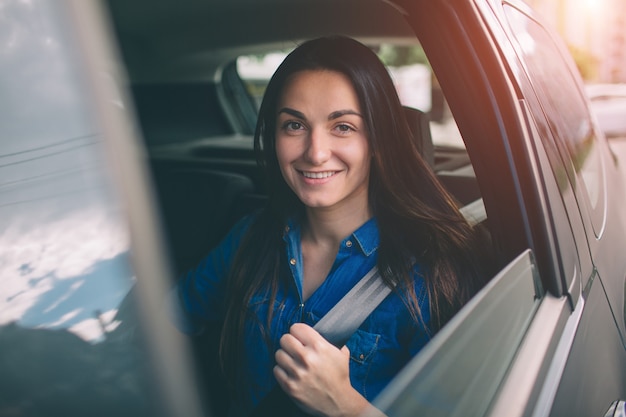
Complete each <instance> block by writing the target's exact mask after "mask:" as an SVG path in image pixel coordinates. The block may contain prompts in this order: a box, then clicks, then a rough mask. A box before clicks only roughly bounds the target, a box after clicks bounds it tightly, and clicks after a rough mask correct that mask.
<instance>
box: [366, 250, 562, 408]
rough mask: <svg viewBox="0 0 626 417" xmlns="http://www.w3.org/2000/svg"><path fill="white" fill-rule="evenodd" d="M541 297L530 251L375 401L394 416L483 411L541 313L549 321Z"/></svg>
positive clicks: (423, 351)
mask: <svg viewBox="0 0 626 417" xmlns="http://www.w3.org/2000/svg"><path fill="white" fill-rule="evenodd" d="M541 296H542V294H541V283H540V280H539V277H538V273H537V268H536V266H535V264H534V260H533V257H532V254H531V252H530V251H526V252H524V253H523V254H521V255H520V256H519V257H518V258H517V259H516V260H514V261H513V262H512V263H510V264H509V265H508V266H507V267H506V268H505V269H504V270H502V271H501V272H500V273H499V274H498V275H497V276H496V277H495V278H494V279H493V280H492V281H491V282H490V283H489V284H488V285H487V287H485V288H484V289H483V290H482V291H481V292H480V293H479V294H478V295H477V296H476V297H475V298H474V299H472V300H471V301H470V302H469V304H467V305H466V306H465V307H464V308H463V309H462V310H461V311H460V312H459V313H458V314H457V315H456V316H455V317H454V318H453V319H452V320H451V321H450V322H449V323H448V324H447V325H446V326H445V327H444V328H443V329H442V330H440V331H439V333H438V334H437V335H436V336H435V337H434V338H433V340H432V341H431V342H430V343H429V344H428V345H427V346H426V347H425V348H424V349H423V350H422V352H420V354H419V355H418V356H416V357H415V358H414V359H413V361H412V362H411V363H409V364H408V365H407V366H406V367H405V369H404V370H403V371H402V372H401V373H400V374H399V375H398V376H397V377H396V378H395V379H394V381H393V382H392V383H391V384H390V385H389V387H388V388H387V389H386V390H385V391H384V392H383V393H382V394H381V395H380V397H379V398H378V399H377V400H376V402H375V405H376V406H378V407H379V408H380V409H381V410H383V411H384V412H385V413H386V414H387V415H389V416H390V417H394V416H415V415H428V416H468V415H483V413H484V412H485V411H486V409H487V407H488V406H489V404H490V403H491V400H492V398H493V396H494V395H495V393H496V391H497V390H498V387H499V384H500V381H501V380H502V379H503V377H504V375H505V373H506V372H507V370H508V368H509V366H510V364H511V362H512V361H513V358H514V357H515V355H516V352H517V350H518V348H519V346H520V343H522V340H523V339H525V337H526V333H527V331H528V330H529V329H530V328H532V327H537V326H536V324H535V325H533V323H535V322H536V320H537V317H541V321H542V322H545V321H546V320H544V316H545V314H544V313H542V312H543V311H544V310H546V306H548V303H546V304H545V305H546V306H544V302H543V301H541ZM551 301H552V300H551ZM554 302H555V303H557V304H559V302H558V300H555V301H554ZM563 303H564V301H561V303H560V304H563ZM548 307H550V306H548ZM561 309H563V307H561ZM548 314H549V315H551V316H554V315H552V314H551V313H548ZM554 318H556V322H557V323H559V322H561V321H562V320H560V319H559V318H560V315H559V314H557V315H556V316H554ZM543 337H544V338H546V337H547V338H548V339H551V338H550V337H549V335H544V336H543Z"/></svg>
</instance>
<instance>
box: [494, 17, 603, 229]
mask: <svg viewBox="0 0 626 417" xmlns="http://www.w3.org/2000/svg"><path fill="white" fill-rule="evenodd" d="M504 9H505V13H506V16H507V18H508V23H509V24H510V26H511V28H512V30H513V33H514V36H515V39H516V41H517V44H518V47H519V51H520V53H521V55H523V57H524V60H525V62H526V63H527V65H528V69H527V73H528V76H529V77H530V78H531V82H532V83H533V85H534V86H535V94H537V95H539V96H541V97H544V98H545V100H544V103H545V107H544V108H543V109H542V110H543V113H544V114H545V117H546V120H547V126H544V131H546V132H547V131H550V132H551V133H552V135H553V137H554V138H555V139H556V147H557V148H558V149H559V151H560V152H559V154H560V157H561V163H560V164H559V163H557V162H556V161H555V159H554V158H553V159H552V160H551V163H552V164H553V169H554V170H555V174H556V175H557V177H558V176H560V175H561V174H559V173H558V172H560V171H562V170H563V168H565V173H566V174H567V177H568V178H569V181H570V182H571V183H572V184H573V186H574V189H575V191H576V195H577V198H578V200H579V204H584V205H586V206H587V207H588V208H589V210H590V213H591V219H592V224H593V228H594V231H595V233H596V235H597V236H599V235H600V234H601V233H602V229H603V227H604V221H605V207H606V204H605V180H604V171H603V165H602V157H601V153H600V152H599V149H598V144H597V136H596V135H597V132H596V131H595V128H594V124H593V122H592V120H591V118H590V115H589V112H588V110H587V106H586V101H585V98H584V95H583V94H584V93H583V92H582V91H578V90H575V89H571V88H570V86H571V85H576V84H577V83H576V82H575V81H574V80H573V76H572V72H571V68H570V67H568V66H566V65H565V64H564V63H565V62H567V61H566V60H565V59H552V57H554V56H563V54H562V53H561V51H560V49H559V47H558V46H557V45H556V44H555V42H554V40H553V38H552V37H551V36H550V35H549V34H548V32H546V31H545V29H544V28H543V27H542V26H540V25H539V24H538V23H537V22H535V21H534V20H532V19H531V18H529V17H528V16H526V15H525V14H524V13H522V12H521V11H519V10H518V9H516V8H513V7H510V6H505V8H504ZM561 77H568V79H569V80H568V81H570V80H571V82H555V80H558V79H560V78H561ZM542 137H543V138H544V140H545V141H549V140H550V139H548V138H549V137H550V136H549V135H542ZM546 146H547V147H548V148H553V147H554V146H555V145H553V144H547V145H546Z"/></svg>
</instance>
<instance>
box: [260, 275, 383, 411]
mask: <svg viewBox="0 0 626 417" xmlns="http://www.w3.org/2000/svg"><path fill="white" fill-rule="evenodd" d="M390 292H391V288H390V287H388V286H387V285H386V284H385V283H384V281H383V279H382V277H381V275H380V271H378V268H377V267H376V266H374V267H373V268H372V269H370V270H369V272H368V273H367V274H365V275H364V276H363V278H361V279H360V280H359V282H357V283H356V285H354V287H352V289H351V290H350V291H348V293H347V294H346V295H344V296H343V298H342V299H341V300H339V302H337V304H335V305H334V306H333V308H331V309H330V310H329V311H328V313H326V314H325V315H324V317H322V318H321V319H320V321H318V322H317V324H316V325H315V326H313V328H314V329H315V330H316V331H317V332H318V333H319V334H321V335H322V336H323V337H324V338H325V339H326V340H328V341H329V342H330V343H332V344H333V345H335V346H337V347H342V346H343V345H344V344H345V343H346V342H347V341H348V339H350V336H352V335H353V334H354V332H356V330H357V329H358V328H359V326H361V324H362V323H363V322H364V321H365V319H366V318H367V317H368V316H369V315H370V314H371V313H372V311H374V310H375V309H376V307H378V305H379V304H380V303H381V302H382V301H383V300H384V299H385V298H386V297H387V295H389V293H390ZM266 416H275V417H282V416H284V417H287V416H288V417H296V416H308V414H307V413H305V412H304V411H302V410H300V408H298V406H297V405H296V404H295V403H294V402H293V400H292V399H291V398H290V397H289V396H288V395H287V394H285V392H284V391H283V390H282V389H281V388H280V386H279V385H276V386H275V387H274V388H273V389H272V391H270V393H269V394H268V395H267V396H266V397H265V398H263V399H262V400H261V402H260V403H259V405H258V406H257V407H256V408H255V409H254V410H253V412H252V414H251V415H250V417H266Z"/></svg>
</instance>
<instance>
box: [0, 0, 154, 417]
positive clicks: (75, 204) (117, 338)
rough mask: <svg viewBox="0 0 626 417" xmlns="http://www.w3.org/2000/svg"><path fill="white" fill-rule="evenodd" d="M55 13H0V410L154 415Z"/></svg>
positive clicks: (106, 177)
mask: <svg viewBox="0 0 626 417" xmlns="http://www.w3.org/2000/svg"><path fill="white" fill-rule="evenodd" d="M82 4H84V5H87V3H82ZM60 5H61V3H58V4H57V3H55V4H54V6H60ZM63 5H66V3H63ZM54 6H53V5H52V4H51V3H47V2H3V4H2V18H0V20H1V21H2V25H3V30H5V31H6V32H5V33H6V34H11V35H10V37H11V39H13V40H14V41H12V42H13V46H12V47H7V48H3V49H2V65H1V66H0V90H1V91H2V95H1V96H0V109H1V111H0V114H1V116H0V118H2V121H1V122H0V137H1V138H2V140H0V352H2V354H1V355H0V387H1V388H0V415H20V416H22V415H23V416H37V415H41V416H43V415H45V416H81V415H82V416H86V415H89V416H129V417H130V416H158V415H161V411H162V408H163V402H162V401H161V398H162V397H161V395H160V393H159V387H158V386H157V384H156V383H155V381H156V380H157V379H156V378H157V375H156V374H158V372H154V369H155V368H153V364H152V362H151V359H152V358H151V351H150V348H149V347H150V344H149V343H148V341H147V338H146V333H144V331H145V330H146V329H145V328H144V327H143V326H142V325H141V320H140V318H141V312H142V309H141V308H140V307H139V300H138V298H137V297H136V293H135V291H134V290H133V289H134V288H135V287H136V281H137V280H136V269H135V267H136V265H137V264H136V259H133V255H132V254H131V239H130V234H129V228H128V223H127V220H128V219H127V217H126V210H127V208H128V207H126V205H125V204H124V203H123V201H122V198H121V195H120V194H119V193H118V191H119V190H116V187H115V186H114V183H113V180H112V172H114V171H115V170H116V169H118V168H119V166H120V165H119V164H118V165H117V166H116V167H115V168H114V167H113V166H112V164H111V160H110V159H108V158H107V156H106V155H108V152H109V148H108V147H107V145H106V142H107V141H106V138H105V137H104V135H103V134H102V132H101V130H100V129H99V124H98V122H96V119H97V116H96V112H95V111H94V110H93V109H94V106H95V105H94V103H93V101H91V99H92V98H93V95H92V93H93V90H92V88H91V87H92V86H90V85H89V84H88V83H87V82H86V81H85V76H86V74H87V73H88V72H87V71H86V70H85V68H84V66H82V65H81V64H83V63H84V61H83V58H84V56H83V55H80V54H79V53H78V51H79V50H81V48H80V47H79V45H78V44H77V43H76V37H75V36H73V35H74V34H75V32H73V31H72V29H73V28H75V26H74V25H72V24H70V23H71V22H72V21H71V19H68V18H67V14H65V13H66V12H67V9H65V8H63V7H59V8H55V7H54ZM5 18H6V19H5ZM70 28H72V29H70ZM90 30H94V31H95V29H94V28H92V27H90ZM90 33H93V32H90ZM99 58H100V57H99ZM98 76H101V77H104V80H105V82H106V80H107V78H106V75H105V74H104V73H98ZM110 84H111V85H112V83H110ZM107 85H109V84H107ZM107 104H108V105H109V106H111V107H112V108H113V109H120V108H121V107H122V105H121V102H120V101H117V100H116V101H114V102H109V103H107ZM118 133H119V131H118ZM117 157H119V155H118V156H117ZM126 180H129V178H126ZM144 301H145V300H144Z"/></svg>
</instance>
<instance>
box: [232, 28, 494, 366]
mask: <svg viewBox="0 0 626 417" xmlns="http://www.w3.org/2000/svg"><path fill="white" fill-rule="evenodd" d="M305 70H329V71H336V72H338V73H341V74H344V75H345V76H347V78H348V79H350V80H351V81H352V86H353V87H354V90H355V91H356V94H357V96H358V99H359V104H360V106H361V112H362V114H363V118H364V120H365V123H366V129H367V132H368V140H369V146H370V150H371V153H372V163H371V172H370V184H369V201H370V204H371V207H372V211H373V213H374V216H375V217H376V221H377V223H378V228H379V234H380V246H379V249H378V268H379V270H380V271H381V274H382V276H383V279H384V280H385V282H386V283H387V284H388V285H394V286H397V288H400V289H402V291H403V295H404V297H403V299H405V300H408V307H409V309H410V311H411V312H412V314H413V316H414V318H415V319H416V320H419V317H421V314H420V311H419V306H418V303H417V297H416V294H415V291H414V285H413V282H414V273H413V267H414V264H415V262H417V263H419V264H420V266H421V270H422V271H424V272H423V278H424V281H425V284H426V288H427V289H428V296H429V301H430V317H431V320H430V322H429V323H428V327H429V328H430V330H431V331H433V332H434V331H436V330H437V329H439V328H440V327H441V326H442V325H443V324H445V323H446V322H447V321H448V320H449V318H450V317H451V316H452V315H453V314H454V313H455V312H456V311H458V309H459V308H460V307H461V306H462V305H463V304H464V303H465V302H466V301H468V300H469V298H470V297H471V296H472V295H473V294H474V293H475V292H476V291H477V290H478V289H479V288H480V287H481V286H482V285H483V283H484V282H485V281H486V279H487V278H489V277H488V276H486V274H485V272H483V268H482V261H483V259H484V257H483V256H482V253H479V252H480V250H481V248H484V246H485V245H484V244H482V243H480V242H478V234H477V232H476V230H475V228H472V227H471V226H470V225H469V224H468V223H467V222H466V221H465V219H464V218H463V216H462V215H461V214H460V212H459V210H458V208H457V204H456V203H455V201H454V199H453V198H452V197H451V196H450V195H449V194H448V192H447V191H446V190H445V189H444V188H443V187H442V186H441V184H440V183H439V182H438V181H437V179H436V177H435V175H434V174H433V172H432V170H431V169H430V167H429V166H428V165H427V164H426V162H425V161H424V159H423V158H422V156H421V155H420V152H419V150H418V147H417V146H418V145H417V144H416V141H415V140H414V139H413V136H412V133H411V130H410V128H409V126H408V123H407V121H406V118H405V116H404V110H403V108H402V105H401V104H400V101H399V99H398V95H397V93H396V90H395V88H394V85H393V82H392V80H391V77H390V76H389V74H388V72H387V69H386V68H385V66H384V65H383V64H382V62H381V61H380V60H379V59H378V57H377V56H376V54H375V53H374V52H373V51H372V50H371V49H369V48H368V47H366V46H364V45H363V44H361V43H359V42H357V41H355V40H353V39H350V38H345V37H338V36H334V37H325V38H319V39H315V40H311V41H307V42H305V43H303V44H302V45H300V46H299V47H298V48H296V49H295V50H294V51H293V52H292V53H291V54H289V55H288V56H287V57H286V58H285V60H284V61H283V63H282V64H281V65H280V67H279V68H278V69H277V70H276V72H275V73H274V75H273V77H272V79H271V80H270V82H269V84H268V86H267V89H266V92H265V95H264V98H263V102H262V104H261V108H260V110H259V118H258V122H257V126H256V133H255V138H254V144H255V149H256V151H257V156H258V162H259V164H260V165H261V166H262V167H263V169H264V172H265V174H266V176H267V190H268V196H269V200H268V204H267V206H266V208H265V209H264V210H263V211H262V212H261V213H260V214H259V216H258V218H257V220H256V221H255V222H254V224H253V225H252V226H251V228H250V230H249V232H248V233H247V235H246V237H245V238H244V240H243V241H242V244H241V246H240V248H239V250H238V253H237V255H236V259H235V262H234V263H233V265H234V266H233V268H232V271H231V273H230V276H229V281H228V296H227V308H226V318H225V322H224V328H223V332H222V338H221V343H220V353H221V357H222V363H223V365H224V367H225V369H226V371H227V375H231V376H232V375H237V372H236V370H237V368H238V365H240V362H239V361H240V360H241V357H242V356H241V353H242V349H243V346H244V339H243V337H244V325H245V323H246V320H248V319H249V318H250V317H251V316H252V315H251V314H250V310H249V309H250V308H251V307H250V306H249V304H250V300H251V297H252V296H253V295H255V294H259V293H262V294H265V295H266V296H267V300H268V302H269V303H270V304H269V305H274V301H275V299H276V296H277V291H278V288H279V286H280V285H279V284H280V279H285V275H287V274H280V273H279V271H280V270H281V260H283V262H284V257H285V254H284V252H285V249H284V244H283V240H282V233H283V229H284V227H285V224H286V222H287V219H288V218H289V217H290V216H298V215H303V212H304V207H303V204H302V203H301V202H300V201H299V199H298V198H297V197H296V195H295V194H294V193H293V192H292V191H291V189H290V188H289V187H288V185H287V184H286V182H285V181H284V179H283V177H282V175H281V172H280V168H279V165H278V160H277V157H276V152H275V143H276V137H275V133H276V120H277V110H278V109H277V106H278V100H279V99H280V97H281V94H282V91H283V88H284V86H285V83H286V82H287V80H288V78H289V77H290V76H291V75H293V74H294V73H297V72H300V71H305ZM281 275H282V278H281ZM283 285H289V283H288V282H285V283H284V284H283ZM272 314H273V311H272V309H271V308H270V309H269V314H268V317H267V320H266V322H265V323H259V325H261V326H263V328H264V330H265V332H266V333H268V329H269V325H270V323H271V320H272Z"/></svg>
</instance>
